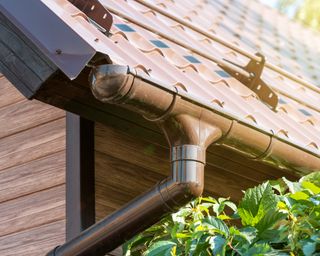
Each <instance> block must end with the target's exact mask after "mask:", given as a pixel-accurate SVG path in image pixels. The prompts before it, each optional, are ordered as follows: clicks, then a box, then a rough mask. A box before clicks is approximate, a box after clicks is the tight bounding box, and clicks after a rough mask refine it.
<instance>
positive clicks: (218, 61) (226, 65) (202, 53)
mask: <svg viewBox="0 0 320 256" xmlns="http://www.w3.org/2000/svg"><path fill="white" fill-rule="evenodd" d="M106 8H107V9H108V11H110V12H111V13H113V14H114V15H117V16H118V17H121V18H123V19H125V20H127V21H129V22H131V23H133V24H135V25H137V26H139V27H141V28H144V29H146V30H148V31H150V32H152V33H154V34H155V35H158V36H160V37H162V38H164V39H166V40H168V41H170V42H172V43H174V44H177V45H179V46H181V47H183V48H185V49H187V50H189V51H191V52H193V53H195V54H197V55H199V56H201V57H203V58H205V59H207V60H209V61H212V62H214V63H216V64H218V65H220V66H221V67H223V68H226V69H231V70H234V72H236V73H238V74H240V75H241V76H243V77H246V78H248V79H251V78H252V77H251V76H250V74H249V73H248V72H246V71H245V70H244V69H242V68H239V67H236V66H235V65H232V64H230V63H229V62H228V61H225V60H223V59H219V58H217V57H215V56H212V55H210V54H208V53H207V52H205V51H202V50H198V49H196V48H194V47H192V46H191V45H189V44H187V43H185V42H184V41H181V40H178V39H176V38H175V37H174V36H171V35H168V34H165V33H162V32H161V31H159V30H158V29H156V28H154V27H152V26H151V25H149V24H146V23H144V22H141V21H139V20H137V19H134V18H132V17H131V16H129V15H127V14H125V13H123V12H121V11H119V10H116V9H115V8H113V7H111V6H108V5H106ZM177 19H178V20H179V21H180V19H179V18H177ZM183 25H184V24H183ZM190 28H192V27H190ZM197 32H199V33H201V32H200V31H197ZM208 35H210V34H208V33H207V32H206V33H205V34H204V36H208ZM209 38H210V39H212V40H215V41H218V42H219V43H222V42H223V45H225V46H226V47H229V46H231V45H232V44H230V43H228V42H226V41H224V40H222V39H218V38H217V37H215V36H213V37H209ZM233 48H235V49H237V52H239V53H240V54H243V53H244V51H243V50H241V48H239V47H232V48H230V49H232V50H235V49H233ZM244 56H246V57H248V58H249V59H251V60H258V61H261V58H260V57H258V56H257V55H253V54H250V53H247V54H244ZM249 56H250V57H249ZM251 57H253V58H251ZM265 67H268V68H269V69H272V70H273V71H275V72H278V73H280V74H281V75H283V76H285V77H287V78H289V79H291V80H293V81H295V82H297V83H300V84H303V85H305V86H306V87H308V88H309V89H311V90H313V91H316V92H319V93H320V89H318V88H317V87H316V86H315V85H312V84H310V83H308V82H306V81H304V80H303V79H300V78H299V77H297V76H294V75H293V74H291V73H289V72H287V71H285V70H283V69H281V68H279V67H277V66H275V65H273V64H270V63H267V62H266V63H265ZM269 86H270V88H272V89H273V90H274V91H276V92H278V93H280V94H282V95H284V96H286V97H288V98H290V99H292V100H294V101H296V102H299V103H300V104H303V105H305V106H307V107H309V108H311V109H313V110H315V111H318V112H320V108H319V107H318V106H314V105H312V104H309V103H308V102H306V101H301V100H300V99H299V98H298V97H296V96H294V95H292V94H287V93H285V92H284V91H283V90H279V88H278V87H276V86H274V85H272V84H270V85H269Z"/></svg>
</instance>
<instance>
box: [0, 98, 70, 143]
mask: <svg viewBox="0 0 320 256" xmlns="http://www.w3.org/2000/svg"><path fill="white" fill-rule="evenodd" d="M64 116H65V112H64V111H62V110H60V109H57V108H54V107H52V106H50V105H47V104H44V103H42V102H40V101H37V100H33V101H28V100H23V101H21V102H17V103H15V104H12V105H9V106H6V107H3V108H1V109H0V138H2V137H6V136H9V135H11V134H14V133H17V132H20V131H23V130H26V129H29V128H32V127H35V126H38V125H41V124H43V123H46V122H49V121H51V120H55V119H58V118H61V117H64Z"/></svg>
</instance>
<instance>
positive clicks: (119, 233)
mask: <svg viewBox="0 0 320 256" xmlns="http://www.w3.org/2000/svg"><path fill="white" fill-rule="evenodd" d="M108 67H110V68H111V69H110V70H109V71H111V72H109V73H108V75H107V76H108V81H105V79H101V81H100V80H99V81H96V80H95V78H94V75H93V76H92V83H93V86H94V87H95V85H96V82H98V83H99V84H100V82H101V86H102V88H104V89H105V91H104V92H102V91H101V92H100V93H99V92H98V91H99V89H100V88H95V89H93V92H94V94H95V95H96V97H98V98H100V100H101V101H103V102H118V103H119V104H120V102H122V103H123V104H124V103H125V102H126V100H127V99H128V98H127V97H129V95H131V92H130V88H128V85H129V87H130V85H133V84H134V77H133V76H127V75H126V72H127V67H123V66H112V65H111V66H108ZM123 72H124V73H123ZM104 82H106V84H105V85H102V84H103V83H104ZM102 88H101V89H102ZM154 88H155V89H157V88H156V87H154ZM96 89H97V90H96ZM141 89H144V87H143V88H141ZM157 90H159V91H158V93H160V94H161V93H165V97H162V98H161V99H159V100H158V101H157V102H153V105H156V106H152V105H150V102H149V96H148V91H146V94H145V98H143V97H144V96H143V95H142V94H141V95H140V96H142V98H140V99H136V100H137V101H136V102H135V103H134V105H132V110H135V111H137V112H140V113H141V114H143V115H145V117H146V118H147V119H154V120H157V119H159V120H160V119H161V120H162V119H163V120H166V121H165V122H163V124H162V127H163V130H164V131H165V133H166V135H167V138H168V140H169V143H170V145H171V157H170V159H171V175H170V176H169V177H167V178H166V179H164V180H162V181H160V182H159V183H158V184H157V185H156V186H155V187H153V188H152V189H151V190H149V191H147V192H145V193H144V194H142V195H141V196H139V197H137V198H135V199H134V200H132V201H131V202H129V203H128V204H127V205H125V206H123V207H122V208H121V209H119V210H117V211H116V212H114V213H113V214H111V215H109V216H107V217H106V218H104V219H103V220H101V221H100V222H98V223H96V224H95V225H93V226H91V227H90V228H88V229H86V230H85V231H83V232H82V233H81V234H80V235H79V236H78V237H75V238H74V239H72V240H70V241H68V242H67V243H65V244H63V245H61V246H58V247H56V248H55V249H54V250H52V251H51V252H49V253H48V254H47V255H51V256H53V255H55V256H76V255H105V253H107V252H110V251H112V250H113V249H115V248H117V247H118V246H119V245H121V244H123V243H124V242H125V241H126V240H129V239H130V238H132V237H133V236H134V235H136V234H138V233H139V232H141V231H143V230H145V229H146V228H148V227H150V226H151V225H153V224H155V223H156V222H158V221H159V220H160V219H161V218H162V217H163V216H164V215H165V214H168V213H171V212H173V211H176V210H178V209H179V208H180V207H182V206H183V205H185V204H186V203H188V202H189V201H190V200H192V199H193V198H195V197H198V196H200V195H201V194H202V192H203V186H204V165H205V150H206V148H207V146H208V145H209V144H211V143H212V142H213V141H214V140H217V139H218V138H220V137H221V131H220V129H217V128H216V127H214V126H212V127H211V126H210V125H207V124H206V123H205V121H204V120H202V119H201V118H195V117H189V116H181V117H180V118H181V120H182V121H183V122H184V123H181V124H179V125H176V124H177V123H175V121H174V119H171V118H169V116H168V117H166V116H167V114H168V113H169V112H170V111H171V109H172V107H173V106H174V105H175V102H176V99H175V95H172V94H170V93H166V92H164V91H163V90H161V89H157ZM140 93H142V91H139V94H140ZM131 96H133V95H131ZM102 97H103V98H102ZM132 100H133V101H135V99H133V98H132ZM132 103H133V102H132ZM123 106H124V105H123ZM199 117H200V116H199ZM190 129H193V130H194V131H191V130H190Z"/></svg>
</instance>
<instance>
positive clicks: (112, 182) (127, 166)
mask: <svg viewBox="0 0 320 256" xmlns="http://www.w3.org/2000/svg"><path fill="white" fill-rule="evenodd" d="M124 155H125V154H124ZM129 159H131V157H129V158H128V161H127V160H125V159H119V158H115V157H113V156H110V155H107V154H104V153H101V152H96V213H97V215H96V216H97V218H98V219H100V218H103V217H104V216H106V215H108V214H110V213H111V212H113V211H114V210H116V209H119V208H120V207H121V206H122V205H124V204H125V203H127V202H129V201H130V200H132V199H133V198H135V197H136V196H138V195H140V194H142V193H143V192H145V191H147V190H148V189H149V188H151V187H152V186H154V185H155V184H156V183H157V182H158V181H160V180H162V179H163V178H165V177H166V175H167V173H166V172H165V171H163V172H162V173H160V171H158V172H153V171H152V170H150V169H146V168H143V167H141V166H139V165H135V164H133V163H132V162H131V161H130V160H129ZM168 167H169V166H168ZM124 180H125V182H123V181H124ZM255 185H257V183H256V182H253V181H251V180H248V179H245V178H242V177H239V176H238V175H234V174H230V172H228V171H225V170H223V169H221V168H218V167H216V166H212V165H207V166H206V170H205V194H206V195H211V196H220V197H221V196H222V197H231V199H232V200H234V201H238V200H239V199H240V198H241V196H242V193H241V190H242V189H246V188H248V187H252V186H255Z"/></svg>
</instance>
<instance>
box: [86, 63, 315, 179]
mask: <svg viewBox="0 0 320 256" xmlns="http://www.w3.org/2000/svg"><path fill="white" fill-rule="evenodd" d="M114 77H117V79H119V80H118V81H117V82H118V83H120V85H118V86H116V87H113V86H114V84H115V83H114V80H113V79H114ZM120 80H121V81H120ZM110 88H113V89H114V90H110ZM92 91H93V94H94V95H95V96H96V98H98V99H99V100H101V101H102V102H106V103H112V104H119V106H122V107H124V108H127V109H129V110H131V111H135V112H138V113H140V114H142V115H143V116H144V117H145V118H147V119H149V120H150V121H154V122H157V123H158V124H159V126H160V127H162V128H163V130H164V133H165V134H166V136H167V137H169V143H171V142H172V141H177V140H180V142H179V143H182V144H183V141H182V140H183V136H182V134H188V136H189V137H190V136H192V133H193V132H194V129H193V127H191V126H192V123H191V122H190V120H191V119H195V120H199V119H201V125H202V126H206V127H203V128H202V130H203V131H207V130H210V129H211V128H212V127H215V128H216V129H219V130H220V132H221V138H220V139H219V140H216V141H215V143H216V144H220V145H223V146H224V147H228V148H231V149H233V150H235V151H238V152H239V153H241V154H244V155H246V156H247V157H249V158H252V159H256V160H259V161H264V162H266V163H267V164H271V165H274V166H276V167H278V168H279V167H280V168H281V167H282V168H287V169H291V170H293V171H296V172H298V173H300V174H301V173H302V174H303V173H304V174H305V173H308V172H312V171H319V170H320V156H319V155H318V154H316V153H315V152H313V151H311V150H308V149H306V148H305V147H304V145H301V146H299V145H296V144H293V143H292V142H291V141H290V140H287V139H285V138H282V137H279V136H277V135H275V134H273V133H272V132H270V131H268V130H263V129H261V128H260V127H256V126H254V125H250V124H248V123H244V122H243V121H242V120H240V119H239V118H238V117H236V116H231V115H228V114H226V113H225V112H222V111H221V110H220V109H218V108H214V106H213V105H212V104H211V105H209V104H208V105H206V104H205V103H199V100H197V99H195V98H193V97H192V96H190V95H189V94H187V93H186V92H184V91H183V90H180V88H178V87H176V88H174V87H170V86H168V85H165V84H162V83H161V82H159V81H155V80H153V79H151V78H150V77H149V76H147V75H145V74H140V73H139V74H138V73H136V70H133V69H131V68H129V67H125V66H117V65H103V66H99V67H96V68H95V69H94V70H93V72H92ZM114 95H117V96H114ZM119 95H121V96H119ZM120 98H121V99H120ZM182 124H183V125H182ZM179 126H181V127H183V128H182V130H180V131H178V129H177V127H179ZM188 126H189V129H186V127H188ZM196 127H197V126H196ZM203 131H202V132H203ZM174 136H175V137H176V138H172V137H174ZM178 138H179V139H178ZM179 143H178V144H179ZM194 143H195V144H199V143H201V142H199V141H198V140H197V139H195V140H194Z"/></svg>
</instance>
